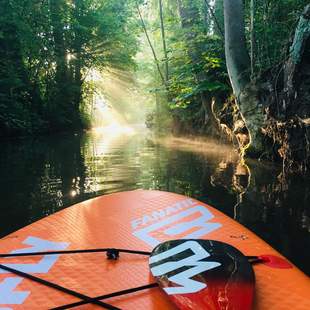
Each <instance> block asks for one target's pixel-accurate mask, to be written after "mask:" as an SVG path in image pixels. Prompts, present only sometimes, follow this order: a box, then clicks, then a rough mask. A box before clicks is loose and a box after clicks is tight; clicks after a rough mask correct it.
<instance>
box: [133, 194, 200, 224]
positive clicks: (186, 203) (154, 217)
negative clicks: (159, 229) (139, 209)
mask: <svg viewBox="0 0 310 310" xmlns="http://www.w3.org/2000/svg"><path fill="white" fill-rule="evenodd" d="M194 204H195V202H194V201H193V200H192V199H185V200H182V201H178V202H177V203H175V204H173V205H172V206H169V207H167V208H165V209H161V210H155V211H153V212H152V213H151V214H148V215H144V216H143V217H142V218H137V219H135V220H133V221H132V222H131V226H132V228H133V229H137V228H138V227H139V226H143V225H144V226H145V225H147V224H149V223H151V222H156V221H158V220H160V219H162V218H164V217H166V216H168V215H170V214H173V213H178V212H179V211H181V210H184V209H185V208H187V207H190V206H193V205H194Z"/></svg>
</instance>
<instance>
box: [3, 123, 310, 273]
mask: <svg viewBox="0 0 310 310" xmlns="http://www.w3.org/2000/svg"><path fill="white" fill-rule="evenodd" d="M0 147H1V153H0V172H1V178H0V194H1V198H2V199H1V203H0V211H1V217H0V225H1V230H0V235H1V236H4V235H6V234H7V233H9V232H12V231H14V230H16V229H18V228H20V227H23V226H25V225H26V224H28V223H31V222H33V221H35V220H37V219H39V218H42V217H44V216H46V215H49V214H51V213H54V212H56V211H58V210H60V209H62V208H64V207H66V206H69V205H71V204H73V203H75V202H78V201H81V200H85V199H88V198H91V197H94V196H97V195H101V194H107V193H112V192H117V191H124V190H132V189H137V188H144V189H160V190H167V191H171V192H177V193H182V194H185V195H188V196H192V197H196V198H198V199H200V200H202V201H205V202H207V203H209V204H211V205H213V206H215V207H216V208H218V209H219V210H221V211H223V212H224V213H226V214H228V215H229V216H231V217H233V218H235V219H236V220H238V221H239V222H241V223H242V224H243V225H245V226H247V227H249V228H250V229H251V230H253V231H255V232H256V233H257V234H258V235H259V236H261V237H262V238H263V239H265V240H266V241H267V242H269V243H271V244H272V245H273V246H274V247H275V248H277V249H278V250H279V251H280V252H282V253H283V254H284V255H286V256H288V257H290V258H291V259H292V260H293V261H294V262H295V263H296V264H297V265H299V266H300V267H301V268H303V269H304V270H305V271H306V272H308V273H310V268H309V261H310V254H309V251H307V252H306V251H305V249H308V248H309V247H310V238H309V234H310V219H309V209H308V206H309V201H310V197H309V195H310V194H309V193H310V191H309V190H310V188H309V187H310V184H309V182H307V180H304V179H301V178H297V177H295V178H294V177H292V178H289V179H287V178H286V179H285V178H284V177H283V176H282V175H281V174H280V170H281V169H280V167H279V168H275V167H274V166H271V165H270V164H266V163H259V162H255V161H249V162H247V163H240V162H238V156H237V154H236V153H235V152H234V151H233V150H232V149H230V148H229V147H227V146H223V145H220V144H219V143H218V142H216V141H197V140H193V139H180V138H179V139H176V138H161V139H158V138H156V139H155V138H154V137H152V135H151V134H149V133H146V132H145V130H144V129H143V128H142V129H139V128H136V129H135V131H133V130H130V129H123V130H121V129H118V130H117V128H116V127H115V128H109V130H101V131H95V132H87V133H83V134H79V135H60V136H54V137H44V138H40V139H35V140H23V141H11V142H1V144H0Z"/></svg>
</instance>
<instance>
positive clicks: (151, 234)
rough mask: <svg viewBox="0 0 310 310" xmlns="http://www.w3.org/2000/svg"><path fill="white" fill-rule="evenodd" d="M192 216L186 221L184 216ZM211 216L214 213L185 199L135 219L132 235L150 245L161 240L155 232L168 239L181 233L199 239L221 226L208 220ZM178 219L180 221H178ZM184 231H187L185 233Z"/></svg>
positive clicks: (186, 237)
mask: <svg viewBox="0 0 310 310" xmlns="http://www.w3.org/2000/svg"><path fill="white" fill-rule="evenodd" d="M184 209H185V210H184ZM180 211H181V212H180ZM171 214H174V215H171ZM169 215H171V216H169ZM193 216H195V218H194V219H192V220H188V221H186V218H188V217H193ZM213 218H214V215H213V214H212V213H211V212H210V211H209V210H208V209H207V208H206V207H204V206H201V205H195V202H194V201H193V200H191V199H187V200H184V201H181V202H178V203H177V204H175V205H173V206H170V207H168V208H166V209H162V210H157V211H154V212H152V213H150V214H148V215H144V216H143V217H141V218H138V219H135V220H133V221H132V222H131V225H132V228H133V229H134V230H135V231H134V232H133V235H134V236H136V237H137V238H139V239H141V240H142V241H144V242H145V243H147V244H148V245H150V246H151V247H155V246H157V245H158V244H160V243H161V242H162V240H160V239H159V238H158V237H156V232H158V231H160V232H161V233H164V234H165V235H167V236H168V237H169V239H173V238H176V237H178V236H180V235H182V239H199V238H201V237H203V236H205V235H206V234H208V233H210V232H213V231H214V230H216V229H218V228H220V227H221V226H222V225H221V224H220V223H211V222H209V221H210V220H212V219H213ZM182 220H183V221H182ZM184 220H185V221H184ZM180 221H182V222H181V223H180ZM154 222H155V223H154ZM141 226H142V227H141ZM140 227H141V228H140ZM186 232H188V233H187V234H186Z"/></svg>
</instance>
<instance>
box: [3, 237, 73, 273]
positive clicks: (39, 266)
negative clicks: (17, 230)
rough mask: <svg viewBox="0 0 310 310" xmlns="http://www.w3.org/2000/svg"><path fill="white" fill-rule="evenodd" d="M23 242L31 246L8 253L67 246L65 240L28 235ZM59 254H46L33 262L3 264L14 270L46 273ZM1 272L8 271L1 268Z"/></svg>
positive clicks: (57, 248) (48, 249) (42, 250)
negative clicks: (57, 240)
mask: <svg viewBox="0 0 310 310" xmlns="http://www.w3.org/2000/svg"><path fill="white" fill-rule="evenodd" d="M23 244H26V245H31V246H32V247H31V248H25V249H20V250H15V251H12V252H11V253H10V254H18V253H33V252H46V251H61V250H64V249H66V248H67V247H68V245H69V244H68V243H65V242H52V241H47V240H42V239H39V238H35V237H28V238H27V239H26V240H25V241H24V242H23ZM58 258H59V255H46V256H43V258H42V259H41V260H40V261H39V262H38V263H35V264H3V265H4V266H7V267H10V268H14V269H16V270H19V271H22V272H27V273H48V272H49V270H50V269H51V267H52V266H53V265H54V264H55V263H56V261H57V259H58ZM1 273H8V271H5V270H1V269H0V274H1Z"/></svg>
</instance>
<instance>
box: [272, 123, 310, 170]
mask: <svg viewBox="0 0 310 310" xmlns="http://www.w3.org/2000/svg"><path fill="white" fill-rule="evenodd" d="M266 134H267V135H268V136H269V137H270V138H272V140H273V142H274V144H275V145H277V151H278V154H279V155H280V157H281V158H282V159H283V172H285V173H286V172H293V173H306V172H308V171H309V168H310V119H301V118H299V117H294V118H291V119H290V120H288V121H286V122H279V121H276V120H270V122H269V124H268V126H267V128H266Z"/></svg>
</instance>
